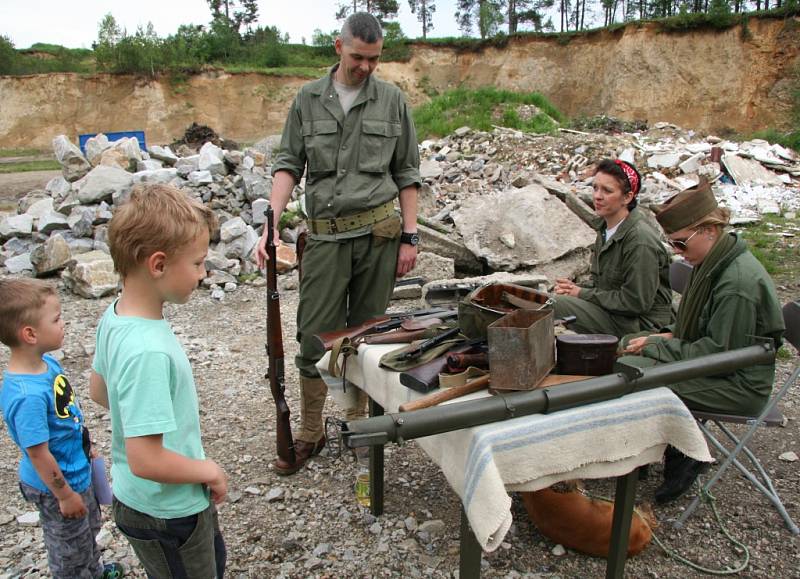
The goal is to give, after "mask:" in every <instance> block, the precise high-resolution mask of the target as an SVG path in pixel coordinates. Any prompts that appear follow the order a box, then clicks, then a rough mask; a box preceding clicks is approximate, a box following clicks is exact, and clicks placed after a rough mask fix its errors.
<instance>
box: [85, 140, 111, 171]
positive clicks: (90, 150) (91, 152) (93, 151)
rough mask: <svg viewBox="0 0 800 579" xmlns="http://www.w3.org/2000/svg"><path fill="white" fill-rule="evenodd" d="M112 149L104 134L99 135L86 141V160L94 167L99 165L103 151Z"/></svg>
mask: <svg viewBox="0 0 800 579" xmlns="http://www.w3.org/2000/svg"><path fill="white" fill-rule="evenodd" d="M110 147H111V143H110V142H109V140H108V137H106V136H105V135H104V134H103V133H99V134H97V135H95V136H94V137H92V138H90V139H89V140H88V141H86V145H84V150H85V151H86V158H87V159H88V160H89V162H90V163H91V164H92V165H97V163H99V162H100V155H102V154H103V151H105V150H106V149H108V148H110Z"/></svg>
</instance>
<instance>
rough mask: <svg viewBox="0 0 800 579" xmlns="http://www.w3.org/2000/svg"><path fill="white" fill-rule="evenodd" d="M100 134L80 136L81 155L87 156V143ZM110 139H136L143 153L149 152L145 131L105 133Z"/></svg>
mask: <svg viewBox="0 0 800 579" xmlns="http://www.w3.org/2000/svg"><path fill="white" fill-rule="evenodd" d="M98 134H99V133H87V134H85V135H78V146H79V147H80V148H81V153H83V154H84V155H85V154H86V141H88V140H89V139H91V138H92V137H96V136H97V135H98ZM103 134H104V135H105V136H106V137H108V140H109V141H118V140H120V139H124V138H126V137H134V138H135V139H136V140H137V141H139V148H140V149H141V150H142V151H147V145H146V144H145V142H144V131H117V132H114V133H103Z"/></svg>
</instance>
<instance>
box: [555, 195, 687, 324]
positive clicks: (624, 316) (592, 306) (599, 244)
mask: <svg viewBox="0 0 800 579" xmlns="http://www.w3.org/2000/svg"><path fill="white" fill-rule="evenodd" d="M641 211H642V210H641V209H638V208H634V209H632V210H631V212H630V214H629V215H628V216H627V217H626V218H625V220H624V221H623V222H622V223H620V225H619V229H617V230H616V231H615V232H614V234H613V235H612V236H611V238H610V239H608V240H606V239H605V224H604V223H603V221H602V219H598V235H597V239H596V240H595V244H594V250H593V252H592V265H591V276H592V279H591V282H590V285H589V286H588V287H587V286H583V287H581V288H580V292H579V294H578V296H577V297H573V296H570V295H559V296H556V304H555V312H554V313H555V316H556V317H557V318H560V317H564V316H569V315H574V316H576V318H577V320H576V321H575V323H573V324H571V325H570V329H572V330H575V331H576V332H579V333H585V334H612V335H614V336H617V337H622V336H624V335H625V334H631V333H634V332H639V331H642V330H648V331H658V330H660V329H661V328H662V327H664V326H666V325H667V324H669V323H670V322H672V320H673V319H674V316H673V313H672V291H671V290H670V286H669V262H670V260H669V254H668V253H667V250H666V249H665V248H664V245H663V244H662V243H661V241H660V240H659V239H658V235H656V232H655V231H654V230H653V228H652V227H651V226H650V225H649V224H648V223H647V221H646V220H645V218H644V216H643V215H642V214H641Z"/></svg>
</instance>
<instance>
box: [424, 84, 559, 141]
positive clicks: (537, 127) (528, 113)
mask: <svg viewBox="0 0 800 579" xmlns="http://www.w3.org/2000/svg"><path fill="white" fill-rule="evenodd" d="M565 120H566V118H565V117H564V115H562V114H561V112H560V111H558V109H556V108H555V107H554V106H553V105H552V104H551V103H550V102H549V101H548V100H547V99H546V98H544V97H543V96H542V95H540V94H539V93H535V92H529V93H518V92H512V91H507V90H498V89H496V88H493V87H485V88H480V89H477V90H468V89H465V88H457V89H454V90H451V91H448V92H445V93H443V94H440V95H437V96H434V97H433V98H432V99H431V100H430V102H428V103H427V104H424V105H422V106H420V107H418V108H416V109H415V110H414V123H415V124H416V127H417V138H418V139H419V140H420V141H422V140H424V139H427V138H429V137H443V136H444V135H449V134H450V133H452V132H453V131H454V130H456V129H457V128H459V127H463V126H468V127H470V128H472V129H475V130H479V131H491V130H492V127H493V126H503V127H508V128H511V129H517V130H520V131H524V132H526V133H547V134H551V133H553V132H555V130H556V129H557V128H558V126H559V124H560V123H563V122H565Z"/></svg>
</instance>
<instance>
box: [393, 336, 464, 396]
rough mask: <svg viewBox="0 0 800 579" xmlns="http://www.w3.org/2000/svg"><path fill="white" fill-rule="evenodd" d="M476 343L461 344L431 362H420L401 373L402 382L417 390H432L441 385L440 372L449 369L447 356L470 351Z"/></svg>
mask: <svg viewBox="0 0 800 579" xmlns="http://www.w3.org/2000/svg"><path fill="white" fill-rule="evenodd" d="M476 347H479V346H476V344H474V343H467V344H460V345H458V346H456V347H454V348H453V349H452V350H449V351H448V352H447V353H445V354H443V355H442V356H439V357H438V358H434V359H433V360H431V361H430V362H426V363H425V364H420V365H419V366H417V367H416V368H411V369H410V370H406V371H405V372H401V373H400V383H401V384H402V385H403V386H407V387H408V388H411V389H412V390H416V391H417V392H430V391H431V390H433V389H434V388H438V387H439V374H440V373H441V372H444V371H445V370H446V369H447V356H448V355H450V354H455V353H465V352H470V351H471V350H473V349H475V348H476Z"/></svg>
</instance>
